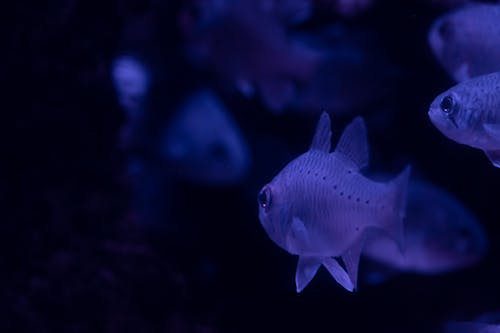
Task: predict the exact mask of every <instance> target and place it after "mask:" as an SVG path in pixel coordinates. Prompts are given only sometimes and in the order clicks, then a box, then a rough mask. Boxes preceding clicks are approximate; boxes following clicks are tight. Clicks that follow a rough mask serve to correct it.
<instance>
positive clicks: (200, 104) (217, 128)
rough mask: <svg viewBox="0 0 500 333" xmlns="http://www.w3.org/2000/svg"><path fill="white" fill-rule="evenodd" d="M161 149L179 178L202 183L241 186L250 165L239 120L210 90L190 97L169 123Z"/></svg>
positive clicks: (248, 153) (163, 156) (162, 154)
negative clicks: (235, 118) (238, 184)
mask: <svg viewBox="0 0 500 333" xmlns="http://www.w3.org/2000/svg"><path fill="white" fill-rule="evenodd" d="M160 150H161V152H160V154H161V156H162V158H164V160H165V162H167V163H168V165H169V167H170V168H171V169H172V170H173V172H174V173H175V174H176V175H179V176H181V177H183V178H185V179H187V180H190V181H192V182H195V183H199V184H206V185H227V184H237V183H241V182H242V181H243V180H244V178H245V176H246V175H247V173H248V171H249V168H250V163H251V158H250V149H249V147H248V144H247V142H246V140H245V139H244V137H243V134H242V133H241V131H240V129H239V127H238V125H237V123H236V121H235V120H234V119H233V118H232V116H231V114H230V113H229V112H228V110H226V108H225V107H224V106H223V105H222V101H220V100H219V98H218V97H217V96H216V95H215V94H214V93H213V92H211V91H210V90H207V89H204V90H201V91H198V92H195V93H194V94H193V95H190V96H188V98H187V100H186V101H184V102H183V103H182V104H181V105H180V106H179V108H178V110H177V112H176V113H175V114H174V115H172V117H171V118H170V119H169V120H168V125H167V126H166V128H165V131H164V133H163V137H162V138H160Z"/></svg>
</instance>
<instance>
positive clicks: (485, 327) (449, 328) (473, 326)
mask: <svg viewBox="0 0 500 333" xmlns="http://www.w3.org/2000/svg"><path fill="white" fill-rule="evenodd" d="M444 332H445V333H500V325H495V324H485V323H477V322H448V323H446V325H445V329H444Z"/></svg>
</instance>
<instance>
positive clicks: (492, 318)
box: [443, 311, 500, 333]
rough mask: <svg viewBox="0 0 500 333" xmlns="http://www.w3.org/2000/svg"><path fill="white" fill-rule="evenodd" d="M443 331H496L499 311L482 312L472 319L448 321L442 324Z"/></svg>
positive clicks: (499, 323)
mask: <svg viewBox="0 0 500 333" xmlns="http://www.w3.org/2000/svg"><path fill="white" fill-rule="evenodd" d="M443 332H444V333H498V332H500V312H499V311H493V312H488V313H484V314H482V315H480V316H478V317H477V318H475V319H474V320H472V321H449V322H446V323H445V324H444V329H443Z"/></svg>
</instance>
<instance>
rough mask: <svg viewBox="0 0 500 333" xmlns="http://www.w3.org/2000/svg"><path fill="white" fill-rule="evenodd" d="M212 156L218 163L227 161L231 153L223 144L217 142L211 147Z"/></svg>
mask: <svg viewBox="0 0 500 333" xmlns="http://www.w3.org/2000/svg"><path fill="white" fill-rule="evenodd" d="M210 154H211V155H212V156H213V157H214V158H215V159H216V160H218V161H225V160H227V159H228V158H229V152H228V151H227V149H226V147H225V146H224V144H223V143H221V142H216V143H214V144H213V145H212V146H211V147H210Z"/></svg>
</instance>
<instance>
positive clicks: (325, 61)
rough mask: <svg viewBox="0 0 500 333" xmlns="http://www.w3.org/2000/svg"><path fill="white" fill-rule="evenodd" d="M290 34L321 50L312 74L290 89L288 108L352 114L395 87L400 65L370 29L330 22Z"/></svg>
mask: <svg viewBox="0 0 500 333" xmlns="http://www.w3.org/2000/svg"><path fill="white" fill-rule="evenodd" d="M292 38H293V39H294V40H295V41H296V43H298V44H299V45H300V44H302V45H303V46H302V48H304V49H307V48H308V49H311V50H314V51H315V52H317V53H318V54H320V55H321V58H320V60H318V64H317V66H316V70H315V71H314V72H313V73H314V74H313V75H312V76H311V78H310V79H309V80H307V81H305V82H304V83H303V84H302V85H300V87H298V88H297V89H296V90H295V94H294V95H293V99H292V100H291V102H290V104H289V107H290V109H292V110H296V111H300V112H308V113H313V112H317V110H322V109H326V110H329V112H330V113H331V114H335V115H346V114H352V113H355V112H359V111H364V110H365V109H367V108H368V107H369V106H373V105H378V104H380V103H383V102H384V101H385V100H387V99H388V98H386V97H387V96H390V95H392V94H394V92H395V91H396V90H397V82H398V80H399V77H400V76H401V75H400V74H401V70H400V69H399V68H397V66H395V65H394V64H393V63H391V62H390V61H389V59H388V55H387V54H386V53H385V52H384V47H383V45H380V43H378V42H377V41H379V40H380V39H379V38H378V37H377V35H376V34H374V33H369V32H366V31H360V30H355V29H352V28H347V27H345V26H342V25H340V24H332V25H329V26H327V27H325V28H322V29H320V30H313V31H312V32H307V33H304V32H302V33H297V34H295V35H293V36H292ZM381 81H383V82H384V84H383V85H381V84H380V82H381Z"/></svg>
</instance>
